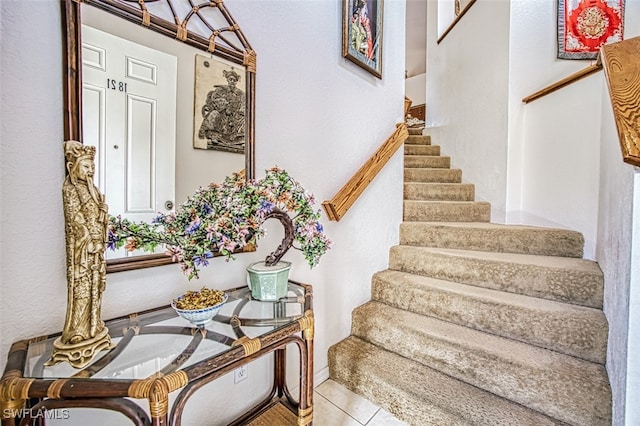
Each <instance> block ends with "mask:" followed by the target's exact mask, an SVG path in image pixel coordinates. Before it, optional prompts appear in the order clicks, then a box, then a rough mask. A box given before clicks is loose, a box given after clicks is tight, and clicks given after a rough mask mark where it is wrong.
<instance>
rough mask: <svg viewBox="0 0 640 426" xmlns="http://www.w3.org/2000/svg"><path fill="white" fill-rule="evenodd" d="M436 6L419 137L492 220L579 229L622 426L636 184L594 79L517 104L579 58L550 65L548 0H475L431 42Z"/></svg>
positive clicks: (630, 342)
mask: <svg viewBox="0 0 640 426" xmlns="http://www.w3.org/2000/svg"><path fill="white" fill-rule="evenodd" d="M438 3H439V2H438V1H437V0H432V1H430V2H429V9H428V12H427V13H428V15H427V16H428V19H429V21H428V22H429V26H430V28H429V29H428V43H427V45H428V47H427V49H428V57H427V70H428V72H427V87H426V92H427V94H428V95H427V102H428V105H429V114H428V117H427V127H429V126H431V127H432V128H431V129H429V130H428V132H429V133H431V134H432V135H434V143H437V144H440V145H442V147H443V153H444V155H452V164H453V165H454V167H456V166H458V167H461V168H462V170H463V180H466V181H469V182H471V183H474V184H475V185H476V194H477V198H479V199H484V200H487V201H489V202H491V203H492V207H493V209H492V220H493V221H494V222H499V221H503V220H504V221H508V222H509V223H526V224H530V225H545V226H555V227H566V228H570V229H574V230H577V231H580V232H582V233H583V235H584V236H585V240H586V242H585V258H588V259H594V260H597V261H598V263H599V264H600V267H601V268H602V270H603V272H604V275H605V306H604V310H605V314H606V316H607V318H608V320H609V329H610V330H609V338H610V340H609V348H608V358H607V369H608V372H609V375H610V380H611V385H612V390H613V400H614V424H616V425H619V424H624V423H623V422H624V421H625V410H629V413H627V416H626V421H627V422H628V423H627V424H633V422H634V421H637V415H635V417H634V413H636V414H637V411H632V410H637V409H634V408H631V407H628V406H627V407H625V398H626V399H627V400H629V398H630V397H633V396H634V395H638V393H639V389H640V388H639V387H638V382H639V380H638V375H639V373H638V371H637V369H634V367H633V366H632V361H631V360H633V359H636V358H637V356H638V355H637V350H638V346H639V345H638V341H639V340H640V337H639V336H638V332H637V331H635V330H634V329H633V328H632V327H630V324H636V323H637V321H638V318H639V314H638V313H637V309H638V308H637V299H636V298H635V297H637V295H636V293H637V292H636V291H635V288H634V287H633V286H632V284H633V283H637V277H636V276H635V275H632V274H631V271H634V268H635V270H640V265H638V263H637V260H636V263H632V261H631V259H632V251H633V250H635V251H633V253H636V255H635V256H636V257H637V250H638V249H637V248H633V247H636V246H634V245H633V244H636V245H637V241H636V240H632V235H637V228H638V220H639V219H638V218H637V207H636V206H634V204H633V199H634V198H633V197H634V195H633V194H634V191H635V193H636V194H637V192H638V191H639V189H638V188H637V186H634V185H637V184H634V171H633V168H632V167H630V166H628V165H626V164H624V163H623V162H622V157H621V154H620V149H619V143H618V141H617V134H616V132H615V125H614V123H613V118H612V116H611V106H610V103H609V100H608V99H609V98H608V93H607V91H606V84H605V82H604V78H603V74H602V73H599V74H596V75H593V76H590V77H587V78H585V79H583V80H580V81H578V82H576V83H574V84H572V85H570V86H568V87H566V88H563V89H561V90H560V91H558V92H555V93H553V94H550V95H547V96H546V97H544V98H541V99H538V100H536V101H533V102H532V103H530V104H526V105H525V104H523V103H522V98H524V97H525V96H528V95H530V94H532V93H534V92H536V91H537V90H539V89H542V88H543V87H545V86H547V85H549V84H552V83H554V82H556V81H558V80H560V79H562V78H564V77H566V76H568V75H570V74H572V73H574V72H577V71H579V70H581V69H583V68H585V67H587V66H588V65H589V64H590V63H591V61H570V60H558V59H556V4H557V2H555V1H551V0H545V1H539V0H513V1H511V2H508V1H506V0H492V1H488V0H484V1H483V0H480V1H478V2H476V3H475V4H474V5H473V6H472V7H471V9H470V10H469V11H468V13H467V14H466V15H465V16H464V17H463V18H462V19H461V21H460V22H459V23H458V24H457V25H456V26H455V27H454V28H453V30H452V31H451V33H450V34H449V35H447V37H446V38H445V39H444V40H443V41H442V43H440V44H436V43H435V39H436V30H435V27H436V26H437V25H436V24H437V22H436V18H435V16H437V15H438V13H437V12H438V10H437V8H438ZM490 13H491V15H490ZM487 22H490V23H491V24H490V25H487V24H486V23H487ZM624 31H625V38H631V37H635V36H637V35H638V34H640V2H638V1H627V2H626V11H625V30H624ZM480 34H481V35H480ZM480 57H483V58H484V60H485V61H486V62H484V63H483V62H481V61H480ZM506 81H508V86H506V87H505V86H503V82H506ZM635 175H636V178H635V179H636V181H637V172H635ZM635 196H636V197H637V195H635ZM633 241H636V242H635V243H634V242H633ZM636 275H637V274H636ZM634 277H635V278H634ZM630 293H631V295H636V296H633V297H630ZM629 306H631V311H630V310H629ZM634 308H635V311H634ZM634 405H637V404H634ZM634 419H635V420H634ZM629 422H630V423H629Z"/></svg>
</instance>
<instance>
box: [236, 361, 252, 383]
mask: <svg viewBox="0 0 640 426" xmlns="http://www.w3.org/2000/svg"><path fill="white" fill-rule="evenodd" d="M248 375H249V371H248V370H247V366H246V365H243V366H241V367H238V368H236V369H235V370H234V371H233V383H238V382H241V381H243V380H244V379H246V378H247V376H248Z"/></svg>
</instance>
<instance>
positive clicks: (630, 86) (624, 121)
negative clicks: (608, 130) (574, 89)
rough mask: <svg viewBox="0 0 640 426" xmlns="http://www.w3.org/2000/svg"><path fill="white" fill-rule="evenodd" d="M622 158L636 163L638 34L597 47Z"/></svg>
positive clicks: (639, 152) (639, 136)
mask: <svg viewBox="0 0 640 426" xmlns="http://www.w3.org/2000/svg"><path fill="white" fill-rule="evenodd" d="M600 55H601V57H602V64H603V67H604V74H605V77H606V80H607V86H608V87H609V96H610V97H611V106H612V108H613V116H614V119H615V122H616V128H617V129H618V138H619V139H620V148H621V149H622V159H623V161H624V162H625V163H629V164H633V165H634V166H638V167H640V37H634V38H630V39H627V40H624V41H620V42H617V43H611V44H607V45H605V46H603V47H602V48H601V49H600Z"/></svg>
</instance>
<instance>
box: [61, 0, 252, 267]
mask: <svg viewBox="0 0 640 426" xmlns="http://www.w3.org/2000/svg"><path fill="white" fill-rule="evenodd" d="M67 3H69V1H67ZM71 3H72V4H71V5H69V4H67V5H66V7H67V9H69V8H70V7H71V8H73V7H75V5H74V4H73V3H74V2H71ZM85 3H87V4H82V5H81V8H80V11H79V15H78V17H77V19H76V20H75V22H74V23H75V24H76V25H77V26H78V27H79V29H80V38H81V50H80V46H76V49H78V50H80V51H79V52H78V59H80V63H79V64H77V66H78V67H79V68H80V70H81V74H80V75H81V78H80V81H79V82H78V87H81V88H82V89H81V96H80V95H79V96H78V97H79V98H81V99H82V101H81V105H82V109H81V111H82V112H81V114H80V115H81V117H80V118H81V120H79V127H80V126H81V127H82V130H81V132H80V131H79V132H78V134H81V135H82V139H81V140H82V142H83V143H85V144H88V145H94V146H96V147H97V152H98V154H97V156H96V168H97V170H96V184H98V186H99V187H100V190H101V192H103V193H104V194H105V195H106V199H107V203H108V204H109V213H110V214H112V215H118V214H120V215H122V216H124V217H127V218H129V219H131V220H134V221H140V220H144V221H149V220H152V219H153V218H154V217H155V216H156V215H157V214H158V212H162V213H167V212H169V211H172V210H173V209H174V208H175V205H176V203H178V204H179V203H181V202H182V201H184V200H185V199H186V198H187V196H188V195H189V194H192V193H193V192H194V191H195V190H196V189H197V188H198V187H200V186H204V185H207V184H208V183H209V182H220V181H222V180H223V179H224V178H225V177H226V176H228V175H229V174H231V173H233V172H236V171H239V170H242V169H243V168H244V169H246V171H247V175H248V176H249V177H252V176H253V138H254V136H253V88H254V84H255V54H253V51H252V50H251V49H250V47H249V46H248V43H247V42H246V40H245V39H244V36H243V35H242V33H241V31H240V30H239V28H238V27H237V25H235V24H234V23H232V22H231V23H230V19H231V18H230V15H228V12H227V11H226V9H225V8H224V5H223V4H222V3H221V2H220V3H217V5H219V7H214V6H212V7H202V8H201V9H200V10H196V9H192V8H191V6H189V8H188V9H185V10H184V11H180V10H179V7H180V6H181V5H182V6H183V7H184V6H185V5H188V3H189V2H188V0H183V1H180V2H175V1H173V2H171V3H169V2H167V1H157V2H156V1H147V2H138V1H136V2H130V1H127V0H100V1H94V0H88V1H85ZM213 4H214V3H211V4H207V6H210V5H213ZM169 6H171V7H169ZM140 10H142V11H143V12H144V13H143V12H140ZM76 12H78V11H77V10H76ZM72 15H73V14H69V11H67V17H68V18H69V17H70V18H73V16H72ZM138 15H139V16H138ZM174 16H175V17H174ZM178 16H182V18H179V17H178ZM80 18H81V19H80ZM123 18H125V19H123ZM196 18H197V19H196ZM129 20H132V21H136V20H138V22H136V23H134V22H129ZM174 22H180V24H174ZM140 23H142V24H143V25H140ZM147 25H148V26H149V27H150V28H146V27H145V26H147ZM216 28H217V30H216ZM150 29H155V31H150ZM171 31H174V32H173V37H172V38H169V37H167V36H171V35H172V33H171ZM176 37H177V38H179V39H176ZM72 42H73V40H72ZM70 44H73V43H70ZM71 48H72V47H71V46H69V50H71ZM212 51H213V52H212ZM247 58H249V59H250V60H249V61H247ZM72 59H73V58H70V61H69V62H72ZM251 59H253V62H252V61H251ZM80 85H81V86H80ZM69 97H70V98H73V94H70V95H69ZM69 102H70V105H71V106H73V99H70V101H69ZM78 103H80V102H78ZM71 110H73V108H71ZM71 134H73V131H71ZM160 252H161V253H158V254H157V255H138V253H136V252H133V253H132V254H133V256H132V255H131V254H129V253H126V252H123V253H117V252H110V251H108V252H107V256H108V259H110V260H108V269H109V271H110V272H113V271H119V270H128V269H135V268H139V267H148V266H155V265H159V264H165V263H169V262H170V259H169V258H168V257H167V256H165V255H164V254H163V253H162V252H163V250H160ZM125 254H126V256H127V257H126V258H123V256H125Z"/></svg>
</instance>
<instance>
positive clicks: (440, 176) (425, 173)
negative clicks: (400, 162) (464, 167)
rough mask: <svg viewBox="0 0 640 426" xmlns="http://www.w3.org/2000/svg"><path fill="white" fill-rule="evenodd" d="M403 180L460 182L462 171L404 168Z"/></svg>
mask: <svg viewBox="0 0 640 426" xmlns="http://www.w3.org/2000/svg"><path fill="white" fill-rule="evenodd" d="M404 181H405V182H434V183H460V182H462V171H461V170H460V169H415V168H405V169H404Z"/></svg>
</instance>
